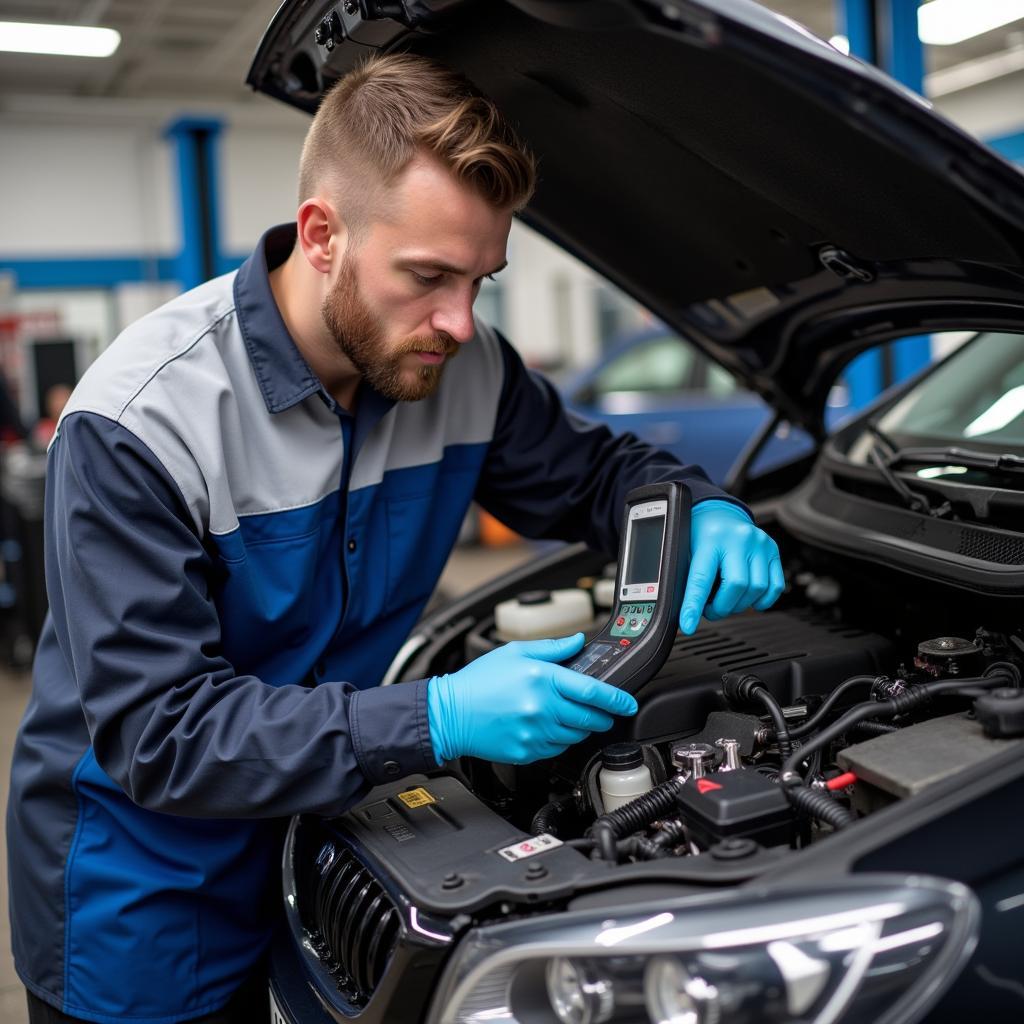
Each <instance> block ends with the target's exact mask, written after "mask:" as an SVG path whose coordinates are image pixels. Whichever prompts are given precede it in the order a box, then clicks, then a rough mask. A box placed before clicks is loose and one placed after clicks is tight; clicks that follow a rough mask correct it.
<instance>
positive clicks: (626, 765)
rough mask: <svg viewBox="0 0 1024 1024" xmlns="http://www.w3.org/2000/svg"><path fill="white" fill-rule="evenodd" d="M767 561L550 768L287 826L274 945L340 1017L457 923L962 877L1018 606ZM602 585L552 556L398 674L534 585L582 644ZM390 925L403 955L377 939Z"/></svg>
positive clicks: (486, 770)
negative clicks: (288, 917) (290, 896)
mask: <svg viewBox="0 0 1024 1024" xmlns="http://www.w3.org/2000/svg"><path fill="white" fill-rule="evenodd" d="M785 558H786V565H787V570H789V573H788V575H789V583H790V585H789V587H788V589H787V592H786V594H785V595H784V596H783V598H782V599H781V600H780V601H779V602H778V605H777V606H776V607H774V608H772V609H770V610H768V611H766V612H762V613H748V614H744V615H739V616H734V617H731V618H728V619H725V620H722V621H719V622H715V623H703V624H702V625H701V627H700V629H698V631H697V632H696V634H695V635H693V636H684V635H682V634H679V635H677V636H676V637H675V638H674V641H673V646H672V649H671V651H670V653H669V656H668V658H667V660H666V661H665V663H664V665H663V666H662V668H661V670H660V671H659V672H657V674H656V675H655V676H654V677H653V678H651V679H650V680H649V681H648V682H647V683H646V684H645V685H644V686H643V687H642V688H641V689H640V690H639V691H638V692H637V693H636V697H637V700H638V703H639V711H638V713H637V714H636V715H635V716H634V717H632V718H627V719H621V720H618V721H617V723H616V725H615V727H614V728H613V729H612V730H611V731H609V732H607V733H595V734H592V735H591V736H590V737H589V739H588V740H586V741H584V742H582V743H579V744H577V745H575V746H573V747H570V748H568V749H567V750H566V751H565V752H564V753H563V754H562V755H561V756H559V757H557V758H555V759H553V760H550V761H541V762H536V763H533V764H527V765H506V764H494V763H490V762H487V761H482V760H476V759H472V758H463V759H461V760H460V761H458V762H455V763H452V764H448V765H446V766H445V769H444V770H443V771H440V772H438V773H437V774H432V775H430V776H429V777H428V776H415V777H411V778H407V779H404V780H401V781H398V782H395V783H393V784H390V785H388V786H382V787H378V788H377V789H375V790H374V791H373V792H372V793H371V795H370V796H369V797H368V799H367V800H365V801H364V802H363V803H362V804H360V805H359V806H357V807H355V808H353V809H352V810H350V811H348V812H347V813H345V814H344V815H341V816H340V817H338V818H332V819H321V818H316V817H314V816H303V817H302V818H298V819H295V821H293V823H292V828H291V834H290V839H289V843H288V846H287V849H288V850H289V854H288V857H289V860H290V863H292V864H293V865H295V866H296V869H295V870H294V871H293V872H292V873H291V875H290V877H291V878H292V884H293V885H294V891H295V903H294V906H295V908H296V913H297V915H298V917H297V919H296V922H295V927H296V928H298V929H299V930H300V931H299V932H298V933H297V934H301V935H302V936H304V940H303V941H307V942H308V943H309V946H308V949H309V955H310V956H314V957H315V958H316V960H317V962H318V963H319V964H320V967H321V969H324V970H327V972H328V973H329V974H330V975H331V976H332V978H333V981H334V984H335V985H336V986H337V989H338V991H339V992H340V993H342V995H343V996H344V998H345V999H346V1000H348V1001H349V1002H350V1003H351V1005H353V1006H356V1007H357V1006H359V1005H363V1004H364V1003H365V1000H366V999H368V998H369V994H370V993H371V992H373V991H374V990H375V988H376V987H377V986H378V984H386V983H385V982H384V981H382V979H383V978H384V972H385V964H386V963H387V962H388V957H389V956H391V951H392V950H393V949H395V950H396V952H395V953H394V956H395V957H399V958H404V957H406V956H408V957H409V963H410V964H411V963H413V962H415V963H416V964H420V962H421V960H420V958H426V959H425V960H423V963H424V964H426V963H428V962H429V963H431V964H433V963H436V962H439V958H441V957H443V945H436V944H435V946H431V941H432V940H430V938H429V936H431V935H432V936H434V939H437V940H438V942H440V941H441V940H442V939H444V941H450V939H445V937H446V936H455V935H457V934H459V932H460V931H461V930H462V929H464V928H467V927H469V926H471V925H479V924H482V923H486V922H488V921H491V922H499V921H509V920H515V919H516V918H519V917H523V916H531V915H535V914H542V913H550V912H552V911H558V910H562V909H580V908H584V907H596V906H599V907H615V906H623V905H631V904H632V903H635V902H636V901H637V900H638V899H644V898H658V897H659V896H660V895H665V896H671V895H678V894H680V893H693V894H697V893H701V892H704V893H706V892H709V891H714V890H718V891H721V890H723V889H726V888H729V887H735V886H746V885H759V884H765V883H767V881H768V880H769V879H786V878H789V879H790V880H793V879H797V880H799V881H802V880H803V878H804V877H805V876H807V877H810V876H814V875H818V876H824V877H834V876H835V874H836V873H837V872H839V873H843V872H854V873H855V872H857V871H860V870H897V871H924V872H926V873H927V872H929V871H932V872H936V873H940V874H944V875H946V876H947V877H953V878H959V877H961V874H962V870H961V869H962V868H963V866H964V865H966V864H967V863H971V862H973V861H971V860H969V859H966V860H965V859H964V858H963V857H962V855H961V854H959V853H958V852H957V850H958V846H957V845H956V844H950V842H949V839H948V837H949V836H951V835H957V836H961V837H966V836H967V835H971V836H972V837H973V839H974V840H975V841H976V842H981V843H983V844H985V845H986V848H987V849H990V850H992V851H995V850H996V849H997V848H998V847H999V845H1000V843H1001V838H1002V836H1003V833H1004V832H1005V822H1004V824H1003V825H1000V820H1001V815H1000V814H999V813H996V812H994V810H993V808H994V807H997V806H999V805H1000V804H1001V802H1002V801H1005V800H1007V799H1012V797H1009V796H1008V795H1007V794H1009V793H1011V792H1015V791H1016V779H1017V777H1018V776H1019V764H1020V762H1021V753H1022V751H1024V697H1022V695H1021V693H1022V691H1021V689H1020V677H1021V671H1022V669H1024V639H1022V638H1021V635H1020V634H1019V632H1018V624H1019V622H1020V621H1022V618H1021V615H1020V612H1021V607H1020V602H1019V601H1018V600H1015V599H1007V598H1006V597H1005V596H1003V597H993V596H985V595H976V594H966V593H965V592H963V591H956V590H953V589H952V588H946V587H942V586H939V585H931V586H930V585H925V584H922V583H921V581H920V580H914V579H912V578H910V577H908V576H907V575H905V574H901V573H900V572H899V571H898V570H897V569H896V568H889V569H882V568H879V567H874V566H871V567H869V566H865V565H862V564H858V563H856V562H854V561H852V560H850V561H845V560H843V559H842V558H841V557H840V556H836V555H829V554H824V553H822V552H820V551H806V550H801V549H800V548H798V547H797V546H796V545H795V544H793V545H792V546H791V547H790V550H788V551H787V552H786V554H785ZM613 568H614V567H603V562H602V560H600V559H599V558H598V556H595V555H594V554H593V553H591V552H586V551H585V550H583V549H581V550H580V551H579V552H577V553H576V554H573V553H572V552H562V553H560V554H558V555H557V556H554V557H553V558H552V559H551V560H549V561H548V562H547V563H543V562H542V563H540V564H535V565H533V566H531V567H529V568H528V569H525V570H524V571H523V572H522V573H521V574H520V575H519V576H517V577H510V578H506V579H504V580H503V581H501V583H500V585H499V586H495V587H492V588H491V589H489V590H482V591H481V592H479V593H478V594H476V595H474V596H472V597H471V598H469V599H467V600H466V601H465V602H463V603H462V604H458V603H456V604H455V605H453V606H449V607H448V608H447V609H445V610H444V611H443V612H442V613H439V614H438V616H436V617H435V618H434V620H433V621H432V622H428V626H429V628H428V629H426V630H425V631H424V632H423V634H421V636H420V637H419V638H418V639H417V642H416V643H415V644H414V645H412V646H411V647H410V653H409V654H408V656H407V658H406V661H405V664H404V666H403V667H402V669H401V673H400V676H399V678H402V679H412V678H417V677H418V676H422V675H424V674H427V673H428V672H442V671H451V670H453V669H457V668H458V667H460V666H461V665H464V664H465V663H466V662H468V661H470V660H472V659H474V658H477V657H480V656H481V655H483V654H485V653H486V652H487V651H489V650H492V649H493V648H494V647H495V646H497V645H499V644H501V643H504V642H506V641H507V640H510V639H512V637H510V636H508V635H507V634H506V633H503V631H502V629H500V628H499V626H498V622H497V619H498V618H500V616H496V615H495V610H496V607H497V606H498V605H500V604H501V603H502V602H508V601H518V600H519V598H520V596H524V597H525V605H526V607H527V608H536V609H539V617H540V620H541V621H542V622H543V621H549V620H550V617H551V616H552V615H553V614H555V611H553V610H552V608H551V607H546V606H545V602H546V601H548V599H549V598H551V599H552V600H553V598H552V597H551V595H550V594H548V595H545V594H544V593H543V592H542V591H541V590H540V588H543V587H550V588H551V590H552V591H553V592H556V593H557V592H558V591H560V590H561V591H566V590H574V589H575V590H578V591H580V592H581V593H585V595H586V597H587V602H583V601H582V598H581V597H580V596H579V595H574V596H572V597H571V598H566V599H564V600H563V601H562V603H561V604H560V605H559V608H558V609H557V610H556V611H557V612H558V614H562V612H564V609H565V607H568V606H569V605H572V604H576V603H579V604H580V605H581V606H585V607H586V608H588V609H589V612H588V614H590V615H591V616H592V622H591V623H590V624H589V625H588V626H587V627H585V630H584V631H585V632H587V633H588V635H589V634H593V633H596V631H597V630H598V629H600V628H601V626H602V625H603V624H604V623H605V622H606V621H607V616H608V612H607V604H605V603H604V602H603V598H604V597H605V596H606V595H605V593H604V592H606V591H607V589H608V577H609V574H610V572H611V571H612V569H613ZM538 628H540V627H538ZM572 628H573V627H572V625H571V624H568V625H566V627H565V629H564V631H563V632H565V633H568V632H571V631H572ZM1010 776H1012V780H1011V779H1010V778H1009V777H1010ZM1000 830H1002V831H1000ZM840 833H842V835H840ZM993 856H995V853H994V852H993ZM974 859H975V860H976V859H977V858H974ZM301 865H310V866H311V865H315V869H314V870H312V871H310V870H306V869H301ZM986 870H988V869H987V868H986ZM288 877H289V873H288V872H287V871H286V884H287V878H288ZM964 880H968V881H969V880H970V879H967V878H965V879H964ZM799 881H798V884H799ZM402 907H404V908H407V909H406V911H405V912H407V913H412V908H414V909H415V913H416V915H417V916H416V917H415V924H414V926H413V931H415V932H416V935H418V936H419V937H418V938H415V936H414V937H410V935H409V933H408V932H406V933H405V934H406V938H405V939H404V940H403V941H402V942H399V941H398V934H399V933H398V930H397V929H398V927H399V926H398V923H397V922H398V919H399V912H398V910H397V909H394V908H402ZM361 908H362V909H361ZM363 909H365V910H366V914H365V915H364V914H363ZM364 917H365V921H364V922H363V924H362V925H361V926H360V927H359V928H357V927H354V926H352V925H349V924H343V922H352V921H355V922H360V921H363V918H364ZM360 936H362V939H361V940H360ZM371 936H374V938H372V941H371ZM413 938H415V941H413ZM396 943H398V945H397V946H396ZM371 953H372V955H371ZM402 962H403V963H404V962H405V961H404V959H403V961H402ZM353 964H355V965H356V966H359V965H362V966H361V967H360V970H361V971H362V975H365V978H363V980H362V981H360V978H361V977H362V975H361V974H360V971H359V970H354V968H353ZM345 965H347V966H345ZM423 970H424V971H426V970H427V968H426V966H424V967H423ZM388 973H389V976H390V974H392V973H395V972H394V971H391V970H389V972H388Z"/></svg>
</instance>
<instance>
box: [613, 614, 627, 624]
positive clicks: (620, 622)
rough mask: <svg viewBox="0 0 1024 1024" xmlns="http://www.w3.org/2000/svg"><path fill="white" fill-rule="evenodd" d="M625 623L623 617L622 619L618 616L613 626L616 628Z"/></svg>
mask: <svg viewBox="0 0 1024 1024" xmlns="http://www.w3.org/2000/svg"><path fill="white" fill-rule="evenodd" d="M625 621H626V620H625V619H624V618H623V617H622V616H621V615H620V616H619V617H618V618H617V619H616V620H615V625H616V626H621V625H622V624H623V623H624V622H625Z"/></svg>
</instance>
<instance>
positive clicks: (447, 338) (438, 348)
mask: <svg viewBox="0 0 1024 1024" xmlns="http://www.w3.org/2000/svg"><path fill="white" fill-rule="evenodd" d="M458 351H459V343H458V342H457V341H456V340H455V339H454V338H453V337H452V336H451V335H450V334H428V335H422V336H420V337H418V338H410V339H409V340H408V341H406V342H404V343H403V345H402V353H403V354H404V353H406V352H433V353H434V354H435V355H439V356H454V355H455V354H456V353H457V352H458Z"/></svg>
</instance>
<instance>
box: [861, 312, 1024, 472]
mask: <svg viewBox="0 0 1024 1024" xmlns="http://www.w3.org/2000/svg"><path fill="white" fill-rule="evenodd" d="M878 427H879V429H880V430H882V431H883V432H884V433H886V434H888V435H890V436H892V437H897V438H899V440H900V443H901V444H919V443H924V444H933V445H934V444H939V445H943V446H946V445H959V446H963V447H971V448H977V447H984V448H985V449H986V450H991V448H998V449H1001V450H1003V451H1008V452H1009V451H1012V452H1019V451H1021V450H1024V336H1022V335H1020V334H995V333H988V332H986V333H984V334H979V335H978V336H977V337H976V338H975V339H974V340H973V341H971V342H969V343H968V344H966V345H964V346H963V347H962V348H961V349H959V351H957V352H955V353H954V354H953V355H952V356H951V357H950V358H949V359H948V360H947V361H946V362H945V363H943V364H942V365H941V366H940V367H939V368H938V369H937V370H935V371H934V372H933V373H930V374H929V375H928V376H927V377H925V379H924V380H922V381H921V383H920V384H919V385H918V386H917V387H915V388H912V389H911V390H910V391H909V392H908V393H907V394H906V395H904V396H903V398H901V399H900V400H899V401H898V402H897V403H896V404H895V405H894V406H893V407H892V408H891V409H890V410H889V411H888V412H887V413H885V415H884V416H882V417H881V418H880V419H879V420H878ZM851 454H852V453H851Z"/></svg>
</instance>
